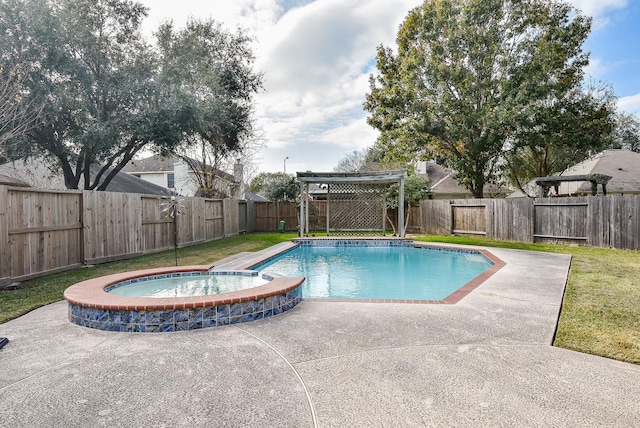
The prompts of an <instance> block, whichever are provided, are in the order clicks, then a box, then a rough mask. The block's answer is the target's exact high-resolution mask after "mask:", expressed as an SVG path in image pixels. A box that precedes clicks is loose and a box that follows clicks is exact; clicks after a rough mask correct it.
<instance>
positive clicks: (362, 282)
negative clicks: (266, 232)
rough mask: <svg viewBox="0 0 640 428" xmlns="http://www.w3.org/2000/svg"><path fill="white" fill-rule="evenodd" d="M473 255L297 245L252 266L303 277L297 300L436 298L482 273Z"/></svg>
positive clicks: (483, 263)
mask: <svg viewBox="0 0 640 428" xmlns="http://www.w3.org/2000/svg"><path fill="white" fill-rule="evenodd" d="M489 266H491V262H489V260H487V259H486V258H485V257H484V256H482V255H481V254H479V253H474V252H460V251H448V250H440V249H433V248H416V247H410V246H386V247H385V246H375V247H361V246H356V247H340V246H338V247H326V246H300V247H296V248H294V249H293V250H291V251H288V252H286V253H284V254H281V255H280V256H278V257H276V258H275V259H273V260H271V261H269V262H267V263H265V264H263V265H260V266H258V267H257V268H256V269H257V270H258V271H259V272H260V273H262V274H268V275H273V276H276V275H283V276H304V277H306V278H307V279H306V281H305V282H304V283H303V288H302V297H303V298H304V297H307V298H309V297H311V298H313V297H315V298H319V297H322V298H353V299H407V300H442V299H444V298H446V297H447V296H448V295H450V294H451V293H453V292H454V291H456V290H457V289H458V288H460V287H462V286H463V285H465V284H466V283H467V282H469V281H471V280H472V279H473V278H475V277H476V276H478V275H479V274H481V273H482V272H484V271H485V270H486V269H487V268H488V267H489Z"/></svg>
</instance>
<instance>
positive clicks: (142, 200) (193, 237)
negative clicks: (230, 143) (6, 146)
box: [0, 186, 247, 284]
mask: <svg viewBox="0 0 640 428" xmlns="http://www.w3.org/2000/svg"><path fill="white" fill-rule="evenodd" d="M167 203H168V199H167V198H162V197H157V196H145V195H139V194H133V193H113V192H86V191H85V192H80V191H42V190H35V189H25V188H12V187H4V186H0V284H6V283H10V282H13V281H20V280H24V279H28V278H33V277H36V276H41V275H44V274H48V273H52V272H56V271H60V270H64V269H68V268H71V267H77V266H80V265H82V264H90V263H101V262H107V261H112V260H121V259H125V258H130V257H134V256H138V255H142V254H145V253H151V252H157V251H161V250H166V249H170V248H173V246H174V220H173V218H172V217H171V215H170V210H169V209H168V208H167ZM178 204H179V207H178V209H179V214H178V217H177V221H176V224H177V237H178V244H179V246H187V245H194V244H198V243H202V242H207V241H211V240H214V239H219V238H223V237H225V236H233V235H237V234H238V233H239V223H240V221H239V217H240V205H239V204H238V201H237V200H231V199H225V200H214V199H203V198H184V199H179V200H178ZM243 215H244V216H245V218H246V215H247V207H246V204H245V205H244V206H243Z"/></svg>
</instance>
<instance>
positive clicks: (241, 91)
mask: <svg viewBox="0 0 640 428" xmlns="http://www.w3.org/2000/svg"><path fill="white" fill-rule="evenodd" d="M157 39H158V46H159V51H160V55H161V64H162V75H163V78H164V79H165V80H166V81H167V82H169V83H170V84H177V85H179V86H180V88H181V90H182V91H184V92H185V93H187V94H188V96H189V98H190V100H191V105H192V107H193V111H194V121H193V132H190V133H189V134H187V135H186V138H185V139H184V141H183V144H182V145H181V147H180V149H179V150H180V152H181V153H183V154H185V155H186V156H184V157H183V158H184V159H185V161H187V162H188V163H189V166H190V167H191V170H192V171H194V173H195V177H196V181H197V184H198V187H199V193H200V195H202V196H205V197H217V196H218V195H217V194H216V188H217V186H216V180H217V179H218V171H219V170H221V169H223V168H225V167H227V168H228V169H230V168H229V165H228V164H229V163H230V162H235V161H236V159H237V158H239V157H242V156H245V164H246V156H248V155H251V154H252V153H254V152H256V147H258V146H260V145H261V144H262V140H261V138H260V137H259V134H258V133H256V131H255V125H254V120H253V106H252V97H253V95H254V94H256V93H257V92H258V91H259V90H260V89H262V74H261V73H256V72H254V70H253V62H254V56H253V53H252V51H251V46H250V43H251V41H252V39H251V38H250V37H249V36H248V35H247V34H245V32H243V31H242V30H238V31H237V32H236V33H235V34H234V33H230V32H228V31H226V30H224V29H223V28H222V26H221V25H220V24H219V23H216V22H215V21H213V20H202V21H201V20H194V19H192V20H190V21H189V22H188V23H187V25H186V27H185V28H183V29H180V30H175V29H174V28H173V25H172V23H171V22H167V23H165V24H163V25H161V26H160V28H159V30H158V32H157Z"/></svg>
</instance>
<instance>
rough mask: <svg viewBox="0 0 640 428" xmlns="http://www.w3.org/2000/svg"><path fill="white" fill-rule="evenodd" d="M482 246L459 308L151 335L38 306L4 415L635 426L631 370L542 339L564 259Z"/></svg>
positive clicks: (8, 372)
mask: <svg viewBox="0 0 640 428" xmlns="http://www.w3.org/2000/svg"><path fill="white" fill-rule="evenodd" d="M490 251H491V252H492V253H494V254H495V255H496V256H497V257H499V258H501V259H502V260H503V261H505V262H506V266H505V267H504V268H502V269H501V270H500V271H498V272H497V273H496V274H495V275H493V276H492V277H491V278H489V280H488V281H486V282H485V283H483V284H482V285H480V286H479V287H478V288H476V289H475V290H474V291H472V292H471V294H469V295H468V296H466V297H465V298H463V299H462V300H461V301H460V302H459V303H457V304H456V305H414V304H381V303H377V304H376V303H346V302H325V301H313V300H303V301H302V303H300V304H299V305H298V306H296V307H295V308H294V309H293V310H291V311H289V312H286V313H283V314H281V315H278V316H276V317H273V318H269V319H263V320H259V321H254V322H249V323H243V324H236V325H232V326H225V327H220V328H212V329H202V330H197V331H189V332H176V333H146V334H141V333H111V332H104V331H98V330H91V329H88V328H84V327H79V326H77V325H74V324H71V323H70V322H69V321H68V320H67V304H66V302H58V303H55V304H52V305H49V306H46V307H43V308H40V309H38V310H35V311H33V312H31V313H29V314H27V315H25V316H23V317H21V318H19V319H16V320H13V321H10V322H8V323H5V324H2V325H0V336H6V337H8V338H9V340H10V342H9V344H8V345H7V346H6V347H5V348H4V349H2V350H1V351H0V362H1V363H0V426H6V427H27V426H29V427H32V426H43V427H44V426H47V427H76V426H228V427H239V426H257V427H262V426H265V427H275V426H278V427H280V426H282V427H313V426H319V427H344V426H352V427H375V426H379V427H386V426H393V427H400V426H402V427H411V426H415V427H423V426H472V427H478V426H514V427H516V426H517V427H522V426H540V427H548V426H554V427H561V426H567V427H575V426H590V427H593V426H638V425H639V424H640V402H639V401H638V399H637V397H638V396H640V367H638V366H635V365H631V364H625V363H621V362H617V361H613V360H609V359H605V358H600V357H595V356H591V355H585V354H580V353H577V352H572V351H568V350H565V349H560V348H554V347H552V346H551V342H552V340H553V336H554V332H555V328H556V323H557V317H558V313H559V310H560V306H561V301H562V296H563V291H564V287H565V283H566V277H567V273H568V270H569V265H570V257H569V256H564V255H556V254H547V253H533V252H524V251H516V250H503V249H490ZM247 257H250V255H247V254H245V255H244V257H239V258H236V259H237V260H240V259H242V260H245V259H246V258H247ZM228 264H233V263H228Z"/></svg>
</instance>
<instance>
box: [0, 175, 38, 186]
mask: <svg viewBox="0 0 640 428" xmlns="http://www.w3.org/2000/svg"><path fill="white" fill-rule="evenodd" d="M0 186H11V187H31V186H29V183H26V182H24V181H22V180H20V179H17V178H14V177H10V176H8V175H4V174H0Z"/></svg>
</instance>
